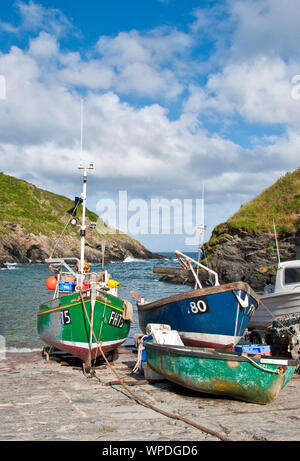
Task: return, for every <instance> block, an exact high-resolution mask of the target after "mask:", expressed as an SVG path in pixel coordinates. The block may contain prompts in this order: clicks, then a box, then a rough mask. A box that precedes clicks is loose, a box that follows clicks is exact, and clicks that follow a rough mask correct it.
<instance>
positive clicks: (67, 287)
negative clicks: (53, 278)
mask: <svg viewBox="0 0 300 461" xmlns="http://www.w3.org/2000/svg"><path fill="white" fill-rule="evenodd" d="M74 287H75V282H67V281H66V280H60V281H59V291H74Z"/></svg>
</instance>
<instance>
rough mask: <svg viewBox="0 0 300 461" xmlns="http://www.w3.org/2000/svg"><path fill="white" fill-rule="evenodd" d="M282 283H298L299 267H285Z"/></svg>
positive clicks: (299, 279) (299, 277) (299, 276)
mask: <svg viewBox="0 0 300 461" xmlns="http://www.w3.org/2000/svg"><path fill="white" fill-rule="evenodd" d="M284 283H285V284H286V285H289V284H291V283H300V267H287V268H286V269H285V271H284Z"/></svg>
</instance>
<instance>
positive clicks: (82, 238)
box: [78, 163, 94, 288]
mask: <svg viewBox="0 0 300 461" xmlns="http://www.w3.org/2000/svg"><path fill="white" fill-rule="evenodd" d="M78 169H79V170H83V189H82V194H81V198H82V220H81V228H80V261H79V275H80V277H79V286H80V288H82V282H83V278H84V245H85V234H86V225H85V209H86V183H87V172H88V170H93V169H94V165H93V163H90V166H89V167H84V166H83V165H82V164H80V166H79V168H78Z"/></svg>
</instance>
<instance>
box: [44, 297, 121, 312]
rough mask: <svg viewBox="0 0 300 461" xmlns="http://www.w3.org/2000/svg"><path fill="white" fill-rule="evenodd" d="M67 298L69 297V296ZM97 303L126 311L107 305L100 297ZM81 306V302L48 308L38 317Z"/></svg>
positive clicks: (97, 298)
mask: <svg viewBox="0 0 300 461" xmlns="http://www.w3.org/2000/svg"><path fill="white" fill-rule="evenodd" d="M67 296H69V295H67ZM60 298H61V297H59V298H56V299H60ZM51 301H53V300H51ZM96 301H98V303H100V304H104V305H106V306H107V307H111V308H113V309H116V310H118V311H120V312H123V310H124V309H120V308H119V307H116V306H113V305H112V304H111V303H105V302H104V301H103V299H101V298H99V297H96ZM44 304H45V303H43V304H41V305H40V308H43V306H44ZM79 305H80V306H81V305H82V302H81V301H78V302H76V303H71V304H66V305H64V306H58V307H53V308H50V309H47V308H46V309H45V310H43V311H40V312H38V314H37V315H38V316H40V315H44V314H51V312H57V311H60V310H63V309H67V308H68V307H75V306H79Z"/></svg>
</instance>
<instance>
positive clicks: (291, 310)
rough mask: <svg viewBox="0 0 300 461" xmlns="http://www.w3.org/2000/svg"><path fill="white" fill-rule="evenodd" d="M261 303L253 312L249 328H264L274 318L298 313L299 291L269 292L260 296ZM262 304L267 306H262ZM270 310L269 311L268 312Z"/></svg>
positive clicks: (299, 307) (299, 303)
mask: <svg viewBox="0 0 300 461" xmlns="http://www.w3.org/2000/svg"><path fill="white" fill-rule="evenodd" d="M260 299H261V301H262V303H263V304H262V305H261V306H260V308H259V309H258V310H257V311H256V312H255V314H254V315H253V317H252V319H251V321H250V322H249V328H266V327H267V326H268V325H270V324H271V323H272V322H273V320H274V318H276V317H280V316H282V315H285V314H300V291H299V290H295V291H290V292H286V293H276V292H275V293H270V294H268V295H264V296H261V297H260ZM264 305H265V306H266V307H267V309H268V310H267V309H266V308H264ZM269 311H270V312H269Z"/></svg>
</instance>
